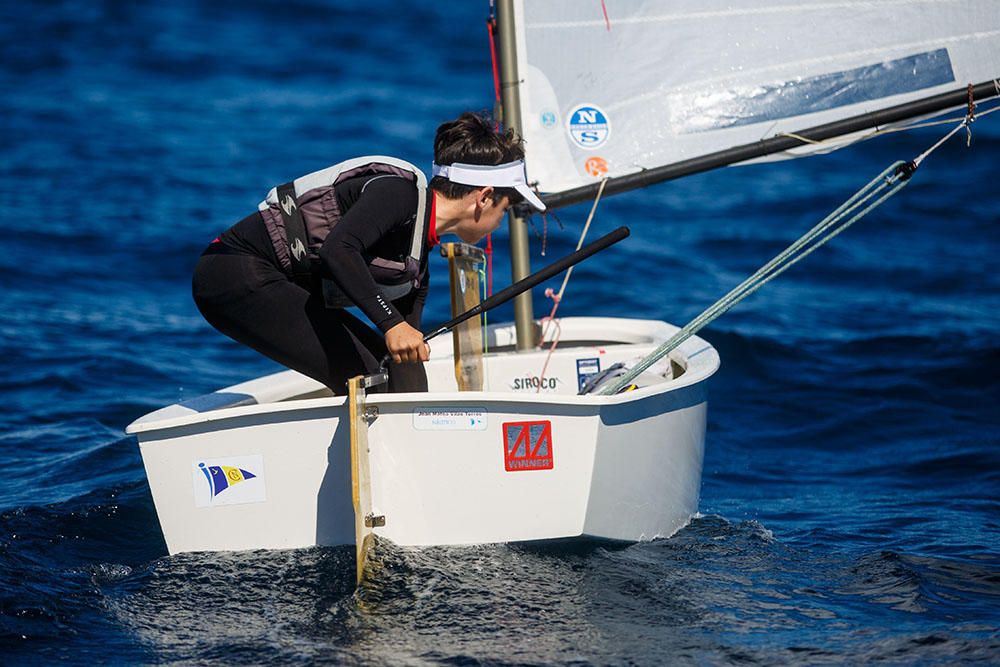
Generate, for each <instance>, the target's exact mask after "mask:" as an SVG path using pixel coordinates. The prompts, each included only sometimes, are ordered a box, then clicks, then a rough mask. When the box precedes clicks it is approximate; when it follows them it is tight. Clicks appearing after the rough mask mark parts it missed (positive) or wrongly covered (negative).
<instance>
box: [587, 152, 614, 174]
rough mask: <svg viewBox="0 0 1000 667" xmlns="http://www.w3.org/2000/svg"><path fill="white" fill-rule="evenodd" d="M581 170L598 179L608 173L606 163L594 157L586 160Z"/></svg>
mask: <svg viewBox="0 0 1000 667" xmlns="http://www.w3.org/2000/svg"><path fill="white" fill-rule="evenodd" d="M583 170H584V171H585V172H587V173H588V174H589V175H590V176H593V177H594V178H599V177H601V176H604V175H605V174H607V173H608V161H607V160H605V159H604V158H602V157H598V156H596V155H595V156H594V157H591V158H587V161H586V162H584V163H583Z"/></svg>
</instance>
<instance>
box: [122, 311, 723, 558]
mask: <svg viewBox="0 0 1000 667" xmlns="http://www.w3.org/2000/svg"><path fill="white" fill-rule="evenodd" d="M674 331H676V328H674V327H672V326H669V325H666V324H663V323H660V322H646V321H640V320H612V319H602V318H568V319H565V320H562V336H561V339H560V343H559V346H558V348H557V350H556V352H555V354H554V355H553V356H552V359H551V361H550V363H549V366H548V371H547V373H546V377H547V378H550V379H549V380H547V381H545V382H542V383H541V385H542V387H543V390H541V391H540V390H539V389H538V385H539V383H538V382H536V381H532V380H530V378H531V373H532V372H533V373H536V374H537V373H538V372H539V371H540V369H541V367H542V364H543V363H544V359H545V356H546V354H547V353H546V352H542V351H538V352H529V353H521V354H514V353H501V354H491V355H489V356H488V359H487V389H488V391H484V392H458V391H455V382H454V378H453V376H452V375H451V368H452V364H451V351H450V349H448V350H444V349H437V348H444V347H447V346H446V345H436V346H435V348H436V349H435V354H434V355H433V356H432V361H431V362H429V363H428V377H429V381H430V385H431V386H430V391H429V392H428V393H420V394H370V395H369V397H368V406H369V408H377V410H378V416H377V417H375V418H374V419H373V421H371V424H370V427H369V431H368V441H369V457H370V462H371V471H372V475H371V476H372V480H371V486H372V507H373V510H374V513H375V514H376V515H379V516H383V517H384V518H385V523H384V525H383V526H379V527H376V528H375V530H374V532H375V533H376V534H377V535H379V536H380V537H382V538H387V539H390V540H392V541H393V542H396V543H397V544H400V545H446V544H479V543H492V542H511V541H522V540H544V539H554V538H567V537H577V536H588V537H593V538H603V539H613V540H630V541H635V540H648V539H653V538H655V537H666V536H669V535H671V534H673V533H674V532H675V531H677V530H678V529H679V528H681V527H683V526H684V525H685V524H686V523H687V522H688V521H689V520H690V517H691V516H692V515H693V514H694V513H695V512H696V511H697V507H698V496H699V488H700V484H701V466H702V459H703V452H704V440H705V423H706V382H707V380H708V378H709V377H710V376H711V375H712V373H714V372H715V370H716V369H717V368H718V364H719V361H718V356H717V354H716V353H715V350H714V349H713V348H712V347H711V346H710V345H708V344H707V343H705V342H704V341H702V340H700V339H697V338H693V339H691V340H689V341H687V343H685V345H684V346H682V347H681V348H680V349H679V350H677V351H676V352H675V353H674V354H673V355H672V358H673V359H674V363H673V366H674V370H675V372H678V371H679V370H680V369H681V368H683V373H680V374H679V377H676V378H673V379H665V380H663V381H661V382H657V383H654V384H652V385H651V386H648V387H643V388H640V389H638V390H636V391H632V392H628V393H625V394H619V395H617V396H593V395H588V396H577V395H576V388H577V367H578V364H577V361H578V360H580V359H584V360H592V359H601V360H602V361H603V362H604V365H603V366H602V367H603V368H606V367H607V366H608V365H609V363H613V362H615V361H620V360H625V359H631V358H634V357H637V356H640V355H641V354H644V353H645V352H648V351H649V350H651V349H652V348H654V347H655V346H656V345H657V344H658V342H660V341H662V340H663V339H665V338H666V337H667V336H669V335H670V334H671V333H673V332H674ZM597 334H600V335H597ZM506 335H508V334H507V330H506V329H505V328H504V327H497V328H495V329H493V330H492V332H491V338H492V342H491V344H492V345H494V346H496V345H497V344H498V343H500V344H503V343H504V342H505V340H504V338H505V336H506ZM581 341H590V342H591V343H593V342H595V341H596V344H588V343H587V342H584V343H582V344H581ZM586 363H589V362H586ZM586 363H585V364H584V365H586ZM526 378H527V379H526ZM326 393H328V392H326V391H325V390H324V388H323V387H322V386H321V385H319V384H318V383H315V382H314V381H312V380H309V379H308V378H304V377H303V376H301V375H298V374H297V373H294V372H292V371H287V372H284V373H278V374H275V375H273V376H268V377H266V378H261V379H259V380H255V381H252V382H249V383H245V384H243V385H237V386H235V387H230V388H227V389H224V390H221V391H220V392H216V393H215V394H210V395H208V396H205V397H202V398H200V399H196V400H195V401H191V402H188V403H186V404H179V405H174V406H170V407H168V408H164V409H163V410H160V411H158V412H156V413H152V414H151V415H147V416H146V417H144V418H143V419H140V420H138V421H137V422H135V423H134V424H132V425H131V426H130V427H129V432H132V433H136V434H137V435H138V438H139V444H140V450H141V452H142V457H143V463H144V465H145V468H146V473H147V476H148V479H149V484H150V489H151V491H152V495H153V499H154V502H155V504H156V510H157V514H158V516H159V519H160V524H161V527H162V530H163V535H164V538H165V540H166V542H167V547H168V549H169V550H170V552H171V553H178V552H183V551H205V550H243V549H262V548H263V549H283V548H295V547H307V546H313V545H338V544H353V543H354V510H353V506H352V503H351V474H350V442H349V438H350V435H349V431H350V429H349V422H348V419H347V406H346V404H345V399H344V397H332V396H322V394H326ZM311 395H312V396H317V395H318V396H319V397H316V398H309V396H311ZM220 406H223V407H220ZM526 423H531V424H533V426H531V425H529V426H525V424H526ZM533 450H535V451H533ZM532 454H534V455H532ZM200 464H206V467H202V466H200ZM213 467H214V468H215V469H216V470H217V471H218V470H221V469H223V467H225V470H228V471H230V474H233V475H236V477H241V476H243V474H244V473H246V475H249V477H248V478H245V479H238V480H237V481H236V482H234V483H232V484H231V485H229V486H228V487H226V488H223V489H221V490H219V489H218V488H216V487H213V486H212V484H213V482H212V475H209V474H208V473H207V472H206V470H207V469H211V468H213ZM236 469H239V470H242V471H243V472H242V473H238V474H237V473H233V472H232V470H236ZM222 484H223V485H224V484H225V482H223V483H222Z"/></svg>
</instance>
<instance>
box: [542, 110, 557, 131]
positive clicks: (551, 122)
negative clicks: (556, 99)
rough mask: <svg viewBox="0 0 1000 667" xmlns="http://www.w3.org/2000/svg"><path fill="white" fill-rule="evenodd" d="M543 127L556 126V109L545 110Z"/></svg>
mask: <svg viewBox="0 0 1000 667" xmlns="http://www.w3.org/2000/svg"><path fill="white" fill-rule="evenodd" d="M541 121H542V127H544V128H545V129H546V130H551V129H552V128H553V127H555V126H556V122H557V121H556V114H555V112H554V111H549V110H545V111H543V112H542V115H541Z"/></svg>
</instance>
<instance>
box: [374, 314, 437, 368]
mask: <svg viewBox="0 0 1000 667" xmlns="http://www.w3.org/2000/svg"><path fill="white" fill-rule="evenodd" d="M385 346H386V347H387V348H389V354H391V355H392V360H393V361H395V362H396V363H397V364H402V363H407V364H412V363H416V362H418V361H427V358H428V357H429V356H430V354H431V346H430V345H428V344H427V343H425V342H424V335H423V334H422V333H420V332H419V331H417V330H416V329H414V328H413V327H411V326H410V325H409V324H407V323H406V322H400V323H399V324H397V325H396V326H394V327H393V328H391V329H389V330H388V331H386V332H385Z"/></svg>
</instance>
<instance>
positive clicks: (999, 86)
mask: <svg viewBox="0 0 1000 667" xmlns="http://www.w3.org/2000/svg"><path fill="white" fill-rule="evenodd" d="M994 83H995V84H996V85H997V94H998V95H1000V82H996V81H995V82H994ZM996 111H1000V106H994V107H992V108H990V109H986V110H985V111H978V110H977V111H976V113H975V117H976V118H981V117H982V116H988V115H990V114H991V113H994V112H996ZM967 118H968V116H966V117H965V118H942V119H940V120H929V121H926V122H923V123H914V124H913V125H907V126H905V127H887V128H883V129H878V130H874V131H872V132H869V133H867V134H864V135H862V136H859V137H858V138H857V139H855V140H853V141H852V142H850V143H857V142H860V141H868V140H869V139H873V138H875V137H880V136H882V135H883V134H893V133H895V132H909V131H910V130H920V129H924V128H928V127H937V126H938V125H951V124H952V123H960V124H961V123H964V122H965V120H966V119H967ZM773 136H775V137H791V138H792V139H797V140H799V141H801V142H802V143H805V144H814V145H817V146H821V145H823V144H837V143H838V142H837V141H836V139H821V140H819V141H817V140H816V139H810V138H808V137H804V136H802V135H801V134H795V133H794V132H777V133H775V134H774V135H773Z"/></svg>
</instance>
